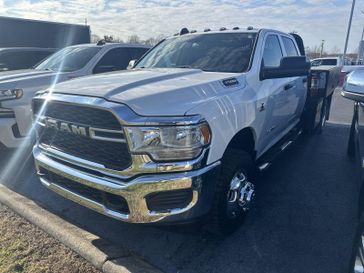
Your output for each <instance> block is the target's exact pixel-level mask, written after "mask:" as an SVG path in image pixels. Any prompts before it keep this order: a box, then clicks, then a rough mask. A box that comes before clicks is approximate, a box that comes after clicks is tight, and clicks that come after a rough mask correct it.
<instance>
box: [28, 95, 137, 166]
mask: <svg viewBox="0 0 364 273" xmlns="http://www.w3.org/2000/svg"><path fill="white" fill-rule="evenodd" d="M42 105H43V101H42V100H40V99H35V100H34V101H33V111H34V113H39V111H40V109H41V107H42ZM42 115H43V116H45V117H48V118H53V119H56V120H61V121H65V122H68V123H72V124H82V125H83V126H87V127H93V128H99V129H106V130H118V131H122V126H121V124H120V123H119V121H118V120H117V118H116V117H115V116H114V115H113V114H112V113H111V112H109V111H107V110H102V109H98V108H92V107H88V106H84V105H73V104H67V103H64V102H57V101H51V102H48V103H47V105H46V107H45V110H44V111H43V114H42ZM38 136H39V143H40V144H41V145H45V146H47V147H51V148H53V149H56V150H58V151H61V152H63V153H66V154H69V155H72V156H75V157H79V158H81V159H84V160H88V161H91V162H94V163H97V164H101V165H103V166H105V168H108V169H112V170H117V171H122V170H124V169H126V168H128V167H129V166H130V165H131V156H130V152H129V149H128V146H127V144H126V143H125V142H115V141H108V140H105V139H104V140H102V139H92V138H91V137H89V136H84V135H78V134H74V133H71V132H66V131H60V130H56V129H54V128H46V127H40V128H39V131H38ZM119 136H120V137H121V138H124V136H123V134H119Z"/></svg>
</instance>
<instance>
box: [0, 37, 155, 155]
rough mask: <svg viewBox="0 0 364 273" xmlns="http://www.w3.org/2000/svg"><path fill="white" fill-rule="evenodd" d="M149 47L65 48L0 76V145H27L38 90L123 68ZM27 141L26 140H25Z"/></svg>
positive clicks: (101, 44)
mask: <svg viewBox="0 0 364 273" xmlns="http://www.w3.org/2000/svg"><path fill="white" fill-rule="evenodd" d="M148 49H149V47H147V46H143V45H133V44H118V43H110V44H109V43H104V42H99V43H98V44H83V45H75V46H70V47H66V48H64V49H62V50H60V51H58V52H57V53H55V54H53V55H52V56H50V57H49V58H47V59H45V60H44V61H43V62H41V63H40V64H38V65H37V66H36V67H35V68H34V69H28V70H16V71H12V72H3V73H1V74H0V143H2V144H3V145H5V146H6V147H8V148H16V147H19V146H20V145H21V144H22V143H29V144H30V143H31V141H30V142H27V139H26V137H27V136H29V134H28V131H29V128H30V127H31V123H32V121H31V100H32V98H33V96H34V94H35V93H36V92H37V91H39V90H45V89H52V88H53V87H54V85H55V84H56V83H59V82H63V81H67V80H70V79H74V78H77V77H81V76H85V75H92V74H99V73H104V72H110V71H117V70H123V69H126V68H127V66H128V63H129V61H130V60H132V59H138V58H140V57H141V56H142V55H143V54H144V53H145V52H146V51H147V50H148ZM28 140H29V139H28Z"/></svg>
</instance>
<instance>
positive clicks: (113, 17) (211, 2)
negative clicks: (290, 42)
mask: <svg viewBox="0 0 364 273" xmlns="http://www.w3.org/2000/svg"><path fill="white" fill-rule="evenodd" d="M351 2H352V0H255V1H253V0H179V1H177V0H149V1H146V0H58V1H56V0H0V15H3V16H11V17H23V18H29V19H39V20H51V21H59V22H66V23H77V24H83V23H84V21H85V18H87V22H88V24H89V25H90V26H91V30H92V33H94V34H97V35H99V36H102V35H104V34H107V35H114V37H120V38H122V39H126V38H127V37H128V36H130V35H131V34H137V35H139V36H140V37H141V38H142V39H147V38H150V37H156V36H159V35H164V36H169V35H171V34H173V33H175V32H178V31H179V29H181V28H182V27H188V28H189V29H196V30H203V29H204V28H207V27H209V28H212V29H214V28H215V29H216V28H220V27H222V26H225V27H227V28H231V27H234V26H240V27H245V26H254V27H268V28H274V29H279V30H282V31H287V32H290V31H293V30H294V31H297V32H298V33H299V34H301V35H302V36H303V38H304V41H305V43H306V45H307V46H311V47H313V46H315V45H319V44H320V43H321V40H325V41H326V42H325V49H326V50H327V51H331V50H332V48H334V47H335V46H336V47H338V48H340V49H341V50H342V49H343V48H344V43H345V35H346V29H347V23H348V18H349V13H350V8H351ZM356 2H357V3H356V7H355V13H354V18H353V25H352V31H351V36H350V41H349V51H354V50H355V49H356V48H357V47H358V42H359V40H360V37H361V33H362V29H363V26H364V15H363V14H361V10H363V11H364V1H363V0H357V1H356ZM0 27H1V26H0Z"/></svg>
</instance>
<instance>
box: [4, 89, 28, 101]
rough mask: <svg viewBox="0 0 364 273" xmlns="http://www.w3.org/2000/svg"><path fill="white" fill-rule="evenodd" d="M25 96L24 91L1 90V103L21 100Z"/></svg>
mask: <svg viewBox="0 0 364 273" xmlns="http://www.w3.org/2000/svg"><path fill="white" fill-rule="evenodd" d="M22 96H23V90H22V89H7V90H0V101H4V100H14V99H19V98H21V97H22Z"/></svg>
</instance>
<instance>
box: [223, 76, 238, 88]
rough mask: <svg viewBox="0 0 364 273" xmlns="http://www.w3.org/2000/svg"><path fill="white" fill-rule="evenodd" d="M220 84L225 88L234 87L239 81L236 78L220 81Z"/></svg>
mask: <svg viewBox="0 0 364 273" xmlns="http://www.w3.org/2000/svg"><path fill="white" fill-rule="evenodd" d="M222 84H223V85H224V86H226V87H232V86H235V85H239V81H238V80H237V79H236V78H229V79H225V80H222Z"/></svg>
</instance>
